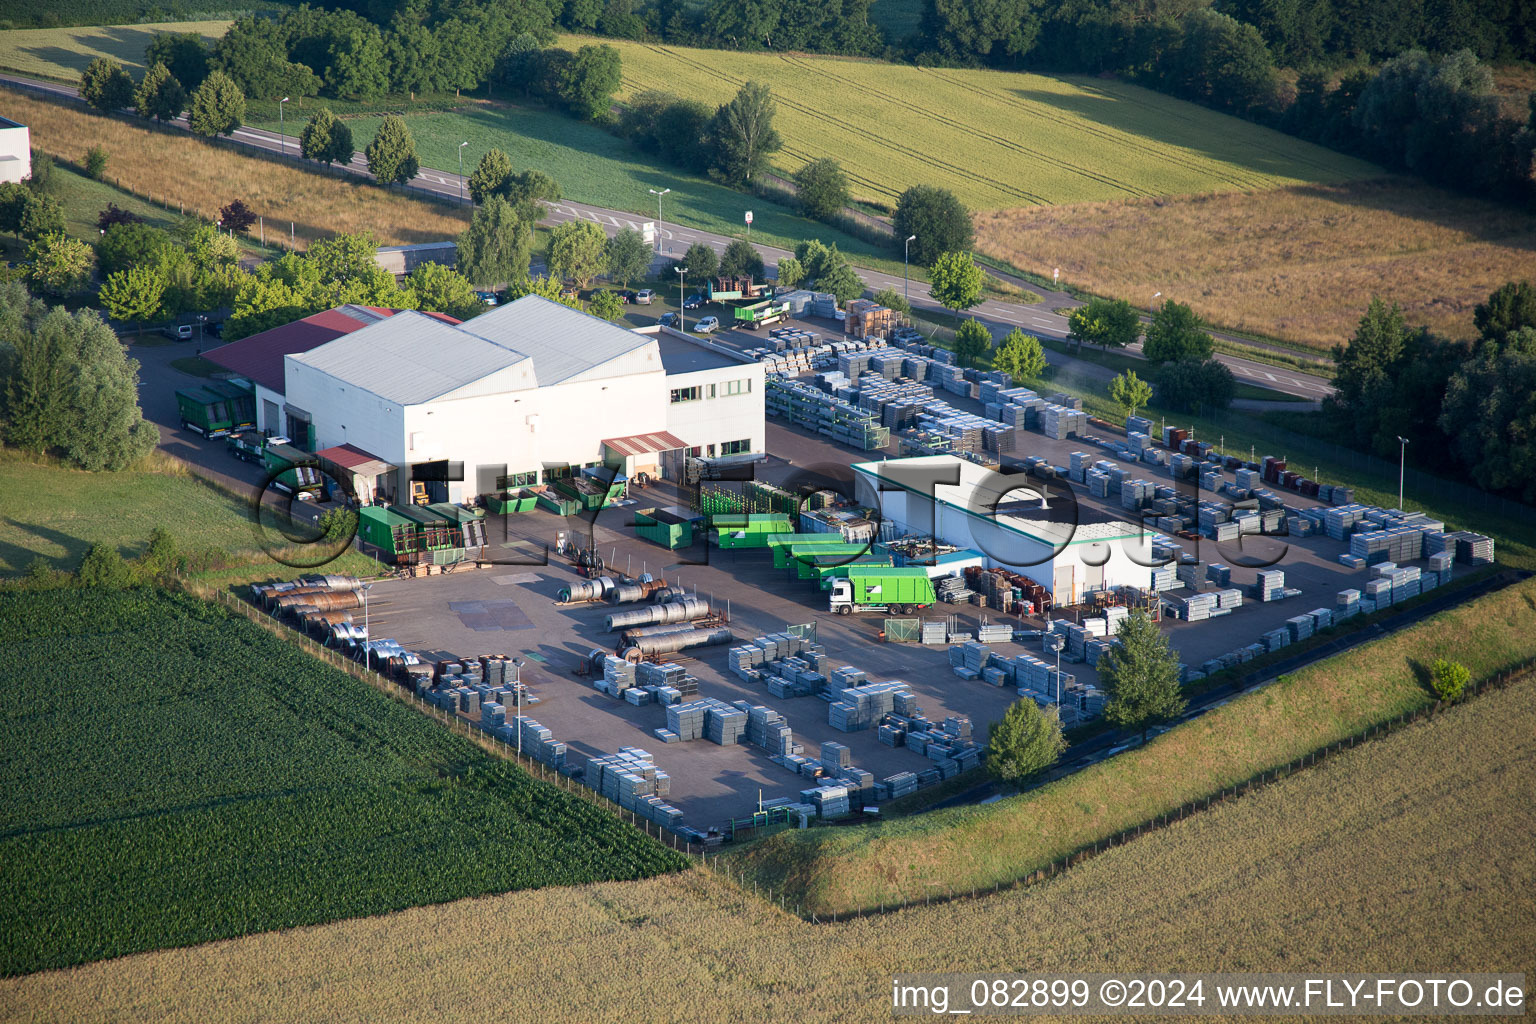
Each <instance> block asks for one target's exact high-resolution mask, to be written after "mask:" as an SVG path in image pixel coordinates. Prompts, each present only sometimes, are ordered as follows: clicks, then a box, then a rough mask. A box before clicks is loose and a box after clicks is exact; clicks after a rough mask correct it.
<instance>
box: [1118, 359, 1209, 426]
mask: <svg viewBox="0 0 1536 1024" xmlns="http://www.w3.org/2000/svg"><path fill="white" fill-rule="evenodd" d="M1217 365H1218V366H1219V365H1221V364H1219V363H1218V364H1217ZM1223 369H1225V367H1223ZM1109 398H1110V401H1112V402H1114V403H1115V404H1116V405H1118V406H1120V407H1121V408H1122V409H1124V410H1125V411H1126V413H1127V414H1128V415H1131V416H1135V415H1136V410H1137V409H1140V408H1142V407H1143V406H1145V405H1146V404H1147V403H1148V402H1150V401H1152V385H1150V384H1148V383H1147V382H1146V381H1144V380H1142V379H1141V378H1140V377H1138V376H1136V371H1135V370H1126V371H1125V372H1124V373H1118V374H1116V375H1115V377H1114V379H1113V380H1111V381H1110V382H1109Z"/></svg>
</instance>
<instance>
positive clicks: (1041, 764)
mask: <svg viewBox="0 0 1536 1024" xmlns="http://www.w3.org/2000/svg"><path fill="white" fill-rule="evenodd" d="M1066 749H1067V741H1066V739H1065V738H1064V737H1063V736H1062V735H1061V716H1060V715H1059V714H1058V713H1057V709H1056V708H1052V709H1051V710H1050V711H1049V712H1042V711H1041V710H1040V706H1039V705H1038V704H1036V703H1035V702H1034V701H1033V700H1031V699H1030V698H1028V697H1024V698H1022V699H1020V700H1016V701H1014V702H1013V703H1012V704H1010V705H1009V706H1008V710H1007V711H1005V712H1003V717H1002V720H1001V721H997V722H993V723H992V726H991V728H989V729H988V730H987V771H989V772H991V773H992V775H993V777H994V778H997V779H999V780H1001V781H1003V782H1008V783H1013V784H1018V783H1021V782H1027V781H1028V780H1030V779H1032V778H1034V777H1035V776H1037V775H1039V774H1040V773H1041V772H1044V771H1046V770H1047V769H1049V768H1050V767H1051V766H1052V765H1054V764H1055V763H1056V761H1057V760H1058V759H1059V758H1060V757H1061V755H1062V752H1063V751H1065V750H1066Z"/></svg>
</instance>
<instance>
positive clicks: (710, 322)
mask: <svg viewBox="0 0 1536 1024" xmlns="http://www.w3.org/2000/svg"><path fill="white" fill-rule="evenodd" d="M693 329H694V330H695V331H697V332H698V333H699V334H714V333H715V332H716V331H718V330H719V329H720V318H719V317H713V316H706V317H705V318H704V319H702V320H700V321H699V322H698V323H696V324H694V325H693Z"/></svg>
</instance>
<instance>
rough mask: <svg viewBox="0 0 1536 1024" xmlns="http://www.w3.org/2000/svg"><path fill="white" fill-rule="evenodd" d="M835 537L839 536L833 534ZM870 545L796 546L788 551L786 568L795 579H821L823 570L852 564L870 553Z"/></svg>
mask: <svg viewBox="0 0 1536 1024" xmlns="http://www.w3.org/2000/svg"><path fill="white" fill-rule="evenodd" d="M833 536H834V537H835V536H837V535H836V534H833ZM869 547H870V546H869V545H868V544H849V543H846V542H844V543H841V544H807V545H796V546H795V547H792V548H789V549H787V551H788V554H787V555H786V557H785V562H784V566H785V568H788V569H789V570H790V571H791V572H792V573H793V574H794V577H795V579H799V580H814V579H820V578H821V570H822V569H823V568H825V569H831V568H833V567H834V566H836V565H837V564H838V563H844V564H852V561H853V560H855V559H858V558H859V557H861V556H862V555H864V554H866V553H867V552H868V551H869Z"/></svg>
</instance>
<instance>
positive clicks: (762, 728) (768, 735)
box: [747, 705, 795, 757]
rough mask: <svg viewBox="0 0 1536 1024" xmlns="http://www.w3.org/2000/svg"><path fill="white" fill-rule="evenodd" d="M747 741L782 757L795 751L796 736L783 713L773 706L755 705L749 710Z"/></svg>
mask: <svg viewBox="0 0 1536 1024" xmlns="http://www.w3.org/2000/svg"><path fill="white" fill-rule="evenodd" d="M747 743H749V744H750V745H751V746H754V747H760V748H761V749H763V750H766V751H768V753H769V754H778V755H780V756H781V757H782V756H783V755H785V754H789V753H793V750H792V748H793V747H794V745H795V737H794V733H793V732H792V731H791V730H790V727H789V724H788V723H787V722H785V721H784V716H783V715H781V714H779V713H778V712H777V711H775V710H773V709H772V708H768V707H763V706H762V705H754V706H752V707H750V708H748V710H747Z"/></svg>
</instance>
